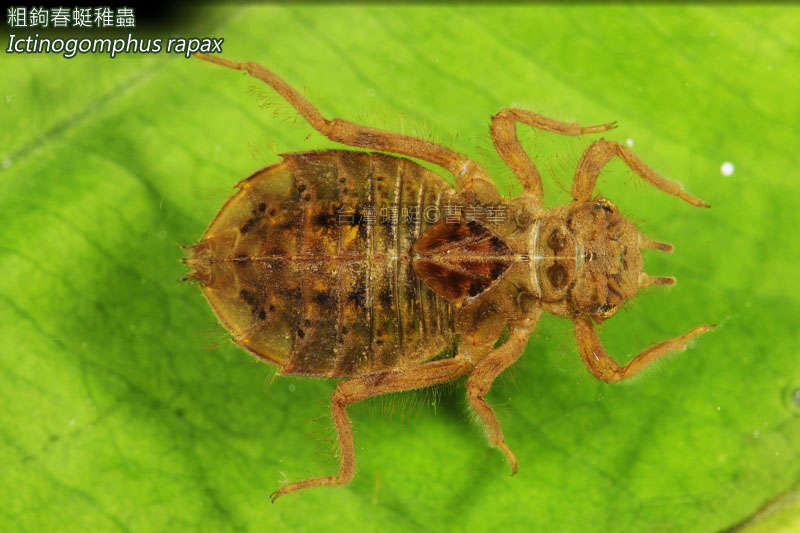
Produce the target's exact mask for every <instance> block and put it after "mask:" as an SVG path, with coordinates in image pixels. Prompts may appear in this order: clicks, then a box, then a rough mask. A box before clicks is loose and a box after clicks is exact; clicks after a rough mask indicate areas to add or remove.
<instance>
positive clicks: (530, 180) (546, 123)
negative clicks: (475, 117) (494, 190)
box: [491, 109, 616, 205]
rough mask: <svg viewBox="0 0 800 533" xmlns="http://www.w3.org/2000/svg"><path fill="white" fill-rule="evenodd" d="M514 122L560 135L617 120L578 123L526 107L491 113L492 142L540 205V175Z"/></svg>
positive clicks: (588, 130) (602, 127)
mask: <svg viewBox="0 0 800 533" xmlns="http://www.w3.org/2000/svg"><path fill="white" fill-rule="evenodd" d="M517 122H522V123H523V124H527V125H528V126H531V127H533V128H538V129H541V130H545V131H549V132H552V133H558V134H561V135H583V134H584V133H598V132H601V131H606V130H610V129H612V128H615V127H616V122H612V123H609V124H599V125H596V126H581V125H580V124H577V123H574V122H573V123H567V122H559V121H558V120H553V119H552V118H547V117H543V116H542V115H538V114H536V113H533V112H532V111H525V110H524V109H501V110H500V112H499V113H497V114H496V115H494V116H493V117H492V126H491V132H492V142H493V143H494V147H495V149H496V150H497V153H498V154H500V157H502V158H503V161H505V162H506V165H508V168H510V169H511V170H512V171H513V172H514V174H516V176H517V179H518V180H519V182H520V183H521V184H522V187H523V189H524V190H525V193H526V194H528V195H530V196H531V197H532V198H533V200H534V201H535V202H536V204H537V205H542V199H543V196H544V191H543V189H542V176H541V174H539V171H538V170H537V169H536V165H534V164H533V161H531V159H530V157H528V154H527V153H526V152H525V149H524V148H522V145H521V144H520V142H519V138H517Z"/></svg>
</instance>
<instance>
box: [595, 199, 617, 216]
mask: <svg viewBox="0 0 800 533" xmlns="http://www.w3.org/2000/svg"><path fill="white" fill-rule="evenodd" d="M594 207H595V209H602V210H603V211H605V212H606V213H609V214H611V213H613V212H614V211H616V209H617V206H615V205H614V204H612V203H611V202H610V201H608V200H606V199H605V198H598V199H597V200H595V202H594Z"/></svg>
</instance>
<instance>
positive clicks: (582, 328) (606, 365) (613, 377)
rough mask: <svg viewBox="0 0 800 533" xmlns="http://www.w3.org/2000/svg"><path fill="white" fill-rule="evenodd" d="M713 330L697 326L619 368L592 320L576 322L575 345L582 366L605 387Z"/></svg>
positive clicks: (657, 345) (652, 347)
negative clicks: (605, 384) (602, 342)
mask: <svg viewBox="0 0 800 533" xmlns="http://www.w3.org/2000/svg"><path fill="white" fill-rule="evenodd" d="M715 327H716V324H705V325H702V326H697V327H696V328H694V329H692V330H691V331H689V332H688V333H685V334H684V335H681V336H680V337H675V338H674V339H669V340H666V341H664V342H660V343H658V344H656V345H654V346H651V347H650V348H647V349H645V350H643V351H642V352H640V353H639V354H638V355H637V356H636V357H634V358H633V359H632V360H631V361H630V362H629V363H628V364H627V365H625V366H622V367H621V366H619V364H618V363H617V362H616V361H614V360H613V359H612V358H611V357H610V356H609V355H608V354H607V353H606V351H605V349H604V348H603V345H602V344H601V343H600V338H599V337H598V336H597V332H596V331H595V330H594V325H593V324H592V321H591V319H589V318H578V319H576V320H575V338H576V339H577V341H578V349H579V350H580V352H581V358H582V359H583V362H584V363H586V366H587V367H589V370H590V371H591V372H592V374H594V375H595V377H596V378H598V379H602V380H603V381H605V382H606V383H608V382H611V381H619V380H622V379H625V378H629V377H631V376H634V375H636V374H637V373H638V372H639V371H640V370H642V369H643V368H644V367H646V366H647V365H649V364H650V363H652V362H653V361H655V360H656V359H658V358H659V357H661V356H662V355H666V354H668V353H670V352H674V351H676V350H682V349H683V348H685V347H686V344H687V343H688V342H689V341H690V340H692V339H693V338H695V337H697V336H698V335H702V334H703V333H705V332H707V331H710V330H711V329H713V328H715Z"/></svg>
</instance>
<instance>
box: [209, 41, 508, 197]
mask: <svg viewBox="0 0 800 533" xmlns="http://www.w3.org/2000/svg"><path fill="white" fill-rule="evenodd" d="M194 57H197V58H198V59H202V60H204V61H209V62H211V63H216V64H217V65H222V66H223V67H228V68H231V69H234V70H243V71H245V72H247V73H248V74H249V75H251V76H253V77H254V78H258V79H259V80H261V81H263V82H264V83H266V84H267V85H269V86H270V87H272V88H273V89H274V90H275V91H276V92H277V93H278V94H280V95H281V96H283V97H284V98H285V99H286V101H288V102H289V103H290V104H292V106H294V108H295V109H297V111H298V112H299V113H300V114H301V115H302V116H303V118H305V119H306V121H307V122H308V123H309V124H311V126H312V127H313V128H314V129H315V130H317V131H318V132H320V133H321V134H323V135H324V136H326V137H328V138H329V139H330V140H332V141H336V142H340V143H343V144H347V145H349V146H358V147H360V148H369V149H372V150H381V151H383V152H394V153H396V154H403V155H407V156H410V157H416V158H418V159H422V160H425V161H429V162H431V163H434V164H436V165H439V166H440V167H442V168H444V169H445V170H447V171H448V172H450V173H451V174H453V176H454V177H455V180H456V185H457V186H458V187H459V188H460V189H461V188H465V187H468V186H470V185H471V184H472V183H473V182H474V181H479V182H485V183H481V184H480V185H481V188H482V189H484V188H485V187H486V185H487V184H488V185H489V186H491V187H492V188H494V184H492V182H491V181H490V180H489V177H488V174H487V173H486V171H485V170H484V169H483V168H482V167H481V166H480V165H478V164H477V163H475V162H474V161H472V160H471V159H469V158H468V157H467V156H465V155H463V154H461V153H459V152H456V151H455V150H452V149H450V148H447V147H446V146H442V145H440V144H437V143H434V142H431V141H426V140H424V139H418V138H416V137H410V136H408V135H401V134H399V133H394V132H391V131H386V130H380V129H377V128H370V127H367V126H361V125H358V124H354V123H353V122H348V121H346V120H341V119H338V118H334V119H333V120H328V119H326V118H325V117H323V116H322V114H321V113H320V112H319V110H318V109H317V108H316V107H314V105H313V104H312V103H311V102H309V101H308V100H306V98H305V97H303V95H301V94H300V93H299V92H297V91H296V90H295V89H294V88H292V86H290V85H289V84H288V83H286V82H285V81H284V80H283V79H281V78H280V77H279V76H278V75H276V74H275V73H273V72H272V71H270V70H268V69H266V68H265V67H262V66H261V65H259V64H258V63H250V62H243V61H231V60H229V59H223V58H221V57H217V56H212V55H208V54H194ZM494 192H495V193H496V195H497V198H500V195H499V193H497V190H496V189H494Z"/></svg>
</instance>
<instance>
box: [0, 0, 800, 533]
mask: <svg viewBox="0 0 800 533" xmlns="http://www.w3.org/2000/svg"><path fill="white" fill-rule="evenodd" d="M206 16H207V17H208V19H209V21H211V20H224V22H222V23H221V24H222V25H221V26H220V27H218V28H217V29H216V31H215V32H214V34H215V35H216V36H218V37H224V38H225V42H224V45H223V49H224V55H225V56H226V57H229V58H233V59H244V60H252V61H258V62H260V63H262V64H264V65H266V66H268V67H269V68H270V69H272V70H274V71H275V72H277V73H279V74H280V75H282V76H284V77H285V78H286V79H287V80H288V81H289V82H290V83H292V84H294V85H295V86H298V87H301V88H302V89H303V91H304V93H305V94H306V95H307V97H308V98H309V99H310V100H311V101H312V102H314V103H315V104H316V105H317V106H318V107H319V108H320V109H321V110H322V112H323V113H324V114H326V115H327V116H329V117H334V116H336V117H342V118H347V119H350V120H354V121H357V122H363V123H366V124H369V125H374V126H378V127H382V128H386V129H390V130H398V131H402V132H403V133H407V134H413V135H421V136H425V137H430V138H433V139H435V140H437V141H439V142H442V143H444V144H447V145H450V146H452V147H453V148H455V149H457V150H459V151H462V152H465V153H467V154H470V155H471V156H474V157H475V158H476V159H477V160H478V161H480V162H483V163H485V164H486V165H487V167H488V168H489V169H490V171H491V172H492V174H493V175H494V176H495V180H496V182H497V184H498V186H499V187H500V188H501V190H502V191H503V192H506V193H509V194H517V193H518V192H519V191H520V187H519V185H517V184H516V182H515V180H514V179H513V177H512V175H511V173H510V171H509V170H507V169H506V168H505V167H504V166H503V165H502V164H501V162H500V160H499V158H498V157H497V155H496V154H495V153H494V151H493V149H492V145H491V142H490V140H489V133H488V123H489V117H490V116H491V115H492V114H493V113H496V112H497V111H498V110H499V109H501V108H502V107H506V106H510V105H512V104H513V105H517V106H520V107H526V108H529V109H532V110H535V111H537V112H539V113H542V114H545V115H547V116H553V117H556V118H559V119H562V120H578V121H580V122H581V123H584V124H594V123H602V122H607V121H610V120H618V121H619V123H620V127H619V128H618V129H616V130H614V131H612V132H609V133H608V134H607V135H606V137H607V138H612V139H616V140H619V141H623V142H624V141H626V140H627V139H631V140H632V141H633V143H634V150H635V151H636V152H637V153H638V154H639V155H640V156H641V157H642V159H643V160H644V161H646V162H647V163H648V164H649V165H650V166H652V167H653V168H654V169H656V170H657V171H659V172H661V173H663V174H664V175H666V176H669V177H672V178H675V179H677V180H679V181H681V182H682V183H684V185H685V187H686V189H687V190H688V191H690V192H691V193H693V194H695V195H697V196H699V197H700V198H703V199H704V200H706V201H708V202H710V203H711V204H712V205H713V208H712V209H710V210H703V209H695V208H692V207H690V206H688V205H686V204H684V203H682V202H680V201H678V200H676V199H675V198H672V197H669V196H667V195H664V194H662V193H659V192H658V191H656V190H655V189H653V188H652V187H650V186H648V185H647V184H645V183H643V182H641V181H640V180H638V179H635V178H634V177H632V175H631V173H630V172H629V171H628V170H627V169H625V168H624V166H622V165H621V164H619V163H618V162H616V163H612V165H611V166H610V167H609V168H608V169H607V170H606V171H605V172H604V174H603V177H602V179H601V181H600V184H599V190H600V192H601V193H602V194H603V195H604V196H607V197H609V198H611V199H612V200H613V201H614V202H615V203H617V204H618V205H619V206H620V207H621V208H622V210H623V212H624V213H625V214H626V216H628V217H630V218H631V219H632V220H634V221H635V222H636V223H637V224H638V225H639V226H640V227H641V228H642V229H643V231H644V232H645V233H647V234H648V235H650V236H652V237H653V238H655V239H658V240H664V241H667V242H671V243H673V244H675V246H676V252H675V253H674V254H672V255H663V254H658V253H648V254H647V256H646V258H645V261H646V265H647V270H648V272H650V273H652V274H654V275H674V276H676V277H677V278H678V284H677V285H676V286H675V287H671V288H658V287H655V288H652V289H650V290H647V291H645V292H644V293H643V294H641V295H640V296H638V297H637V298H636V299H635V300H634V301H632V302H631V303H630V304H629V305H628V306H627V307H626V309H625V310H624V312H621V313H619V314H618V316H617V317H615V318H614V319H613V320H610V321H609V322H608V323H607V325H606V326H604V327H603V329H602V332H601V336H602V338H603V341H604V343H605V345H606V348H607V349H608V351H609V352H610V353H611V354H612V355H613V356H614V357H615V358H616V359H617V360H619V361H621V362H626V361H628V360H629V359H630V358H631V357H632V356H633V354H635V353H636V352H638V351H639V350H640V349H642V348H643V347H645V346H646V345H648V344H650V343H653V342H657V341H660V340H663V339H666V338H670V337H672V336H675V335H678V334H682V333H684V332H686V331H688V330H689V329H690V328H691V327H693V326H695V325H698V324H702V323H709V322H718V323H720V327H719V328H717V329H716V330H714V331H713V332H711V333H709V334H707V335H705V336H703V337H701V338H699V339H698V340H697V341H695V342H693V343H692V345H691V347H689V349H687V350H686V351H685V352H682V353H678V354H675V355H673V356H670V357H668V358H665V360H663V361H659V362H658V363H656V364H655V365H653V368H652V369H648V370H647V371H646V372H644V373H642V375H640V376H639V377H637V378H636V379H633V380H631V381H630V382H629V383H628V382H626V383H618V384H613V385H606V384H604V383H600V382H597V381H596V380H595V379H594V378H593V377H592V376H591V375H590V374H589V373H588V371H587V370H586V368H585V367H584V366H583V363H582V362H581V361H580V358H579V357H578V353H577V349H576V347H575V344H574V339H573V338H572V335H571V328H570V324H569V323H568V322H567V321H564V320H562V319H559V318H555V317H551V316H546V317H544V318H543V319H542V320H541V322H540V325H539V328H538V330H537V332H536V333H535V334H534V335H533V336H532V338H531V341H530V343H529V345H528V348H527V351H526V354H525V355H524V357H523V358H522V360H521V361H520V362H519V363H518V364H516V365H515V366H514V367H513V368H512V369H511V370H509V371H508V372H507V373H506V374H505V375H504V376H503V377H502V378H501V379H500V380H499V381H498V382H497V383H496V384H495V386H494V387H493V389H492V391H491V392H490V394H489V400H490V402H491V403H492V404H493V405H494V406H495V407H496V409H497V411H498V415H499V418H500V420H501V422H502V424H503V427H504V430H505V434H506V438H507V441H508V443H509V444H510V446H511V447H512V448H513V449H514V451H515V452H516V454H517V457H518V458H519V461H520V470H519V473H518V474H517V475H516V476H514V477H509V476H508V467H507V465H506V463H505V462H504V460H503V457H502V455H501V454H500V453H499V452H497V451H496V450H494V449H491V448H489V447H488V445H487V444H486V441H485V437H484V435H483V431H482V429H481V428H480V427H479V426H478V425H477V424H475V423H473V422H472V421H471V420H472V416H471V415H470V414H469V411H468V409H467V407H466V401H465V400H464V388H463V383H457V384H454V385H452V386H449V387H444V388H441V389H439V390H438V391H436V394H438V395H439V396H440V398H439V399H438V401H436V402H434V403H435V405H434V406H431V405H430V403H431V401H430V400H431V399H432V398H433V395H432V394H431V393H417V394H401V395H396V396H395V397H394V398H393V399H391V400H390V401H389V402H388V403H386V401H380V400H372V401H368V402H364V403H363V404H358V405H355V406H353V407H351V408H350V413H351V414H352V420H353V425H354V428H355V439H356V453H357V461H358V471H357V476H356V479H355V480H354V481H353V483H352V484H350V485H348V486H347V487H344V488H320V489H314V490H309V491H306V492H304V493H301V494H297V495H289V496H286V497H284V498H282V499H281V500H279V501H278V502H277V503H276V504H275V505H271V504H270V503H269V501H268V499H267V494H268V493H269V492H270V491H272V490H274V489H275V488H276V487H277V486H278V485H279V483H280V482H281V481H282V480H283V479H285V478H288V479H290V480H298V479H303V478H305V477H309V476H316V475H327V474H332V473H334V472H335V471H336V468H337V460H336V458H335V456H334V453H333V451H334V450H335V447H334V446H333V444H332V443H331V441H330V439H333V438H334V437H335V433H334V430H333V427H332V423H331V420H330V416H329V414H328V406H327V401H328V397H329V394H330V392H331V391H332V389H333V387H334V383H333V382H328V381H324V380H312V379H302V378H296V377H295V378H283V377H275V378H273V374H274V369H273V368H271V367H269V366H267V365H264V364H261V363H259V362H257V361H256V360H255V359H254V358H252V357H250V356H249V355H248V354H246V353H245V352H244V351H243V350H241V349H239V348H237V347H236V346H234V345H233V344H231V343H229V342H228V340H227V336H226V333H225V332H224V330H223V329H222V328H221V326H219V325H218V324H217V322H216V319H215V318H214V315H213V313H212V311H211V310H210V309H209V307H208V306H207V305H206V303H205V302H204V300H203V298H202V296H201V294H200V292H199V291H197V290H196V289H194V288H193V287H191V286H189V285H187V284H181V283H179V281H178V280H179V279H180V278H181V277H182V276H183V275H184V274H185V272H186V271H185V268H184V267H183V266H182V265H181V264H180V263H179V259H180V258H181V257H182V252H181V250H180V249H179V245H187V244H191V243H193V242H194V241H195V240H196V239H197V238H198V237H199V236H200V234H201V233H202V231H203V230H204V228H205V227H206V225H207V224H208V222H209V221H210V220H211V218H212V217H213V216H214V214H215V213H216V211H217V210H218V209H219V207H220V206H221V205H222V203H223V202H224V200H225V199H226V197H227V196H228V195H230V194H231V192H232V190H231V186H232V185H233V184H234V183H235V182H236V181H238V180H239V179H241V178H244V177H246V176H247V175H249V174H250V173H251V172H253V171H254V170H256V169H258V168H260V167H263V166H266V165H268V164H271V163H273V162H275V161H277V159H278V158H277V155H276V154H278V153H281V152H296V151H303V150H310V149H318V148H327V147H332V146H335V145H334V143H331V142H330V141H328V140H326V139H324V138H322V137H321V136H320V135H318V134H316V133H314V132H313V131H312V130H311V128H310V127H309V126H308V125H307V124H305V123H304V122H303V121H302V120H300V119H298V118H296V116H295V115H294V114H293V112H292V111H291V109H290V108H289V107H288V106H287V105H286V104H284V103H282V102H281V101H280V100H279V98H277V97H276V96H274V95H273V94H271V93H270V92H269V91H268V90H267V88H266V87H265V86H261V85H258V84H257V82H256V81H255V80H252V79H250V78H246V77H245V76H244V75H241V74H237V73H234V72H232V71H228V70H225V69H221V68H218V67H215V66H213V65H208V64H205V63H201V62H199V61H193V60H185V59H183V58H182V57H181V56H179V55H178V56H172V55H166V54H157V55H150V56H135V55H134V56H120V57H118V58H116V59H113V60H110V59H108V58H106V57H103V56H99V55H81V56H79V57H75V58H73V59H64V58H62V57H59V56H54V55H47V54H31V55H18V54H4V55H3V59H2V61H3V65H2V66H3V72H4V74H5V75H4V76H3V77H2V79H0V97H3V98H4V100H0V123H2V124H3V125H4V126H5V127H4V128H2V131H0V136H2V141H3V142H2V149H0V150H1V151H2V157H0V161H2V162H3V165H2V169H0V273H2V275H0V338H2V339H3V340H2V343H0V398H2V404H3V406H4V407H3V409H0V465H2V467H0V470H2V479H3V483H2V486H0V501H2V502H3V505H2V509H1V510H0V529H2V530H3V531H11V530H28V531H42V530H48V529H51V530H58V531H113V530H135V531H149V530H154V531H164V530H168V529H172V530H178V531H186V530H202V531H227V530H255V531H274V530H301V531H302V530H313V531H325V530H336V531H338V530H342V531H353V530H368V531H381V532H385V531H407V530H410V529H431V530H437V531H438V530H448V529H464V530H469V531H507V530H511V531H530V530H550V531H552V530H558V531H586V530H603V531H605V530H612V531H643V530H646V531H715V530H721V529H724V528H727V527H730V526H733V525H735V524H742V523H745V522H746V520H747V518H748V516H750V515H752V514H753V513H756V512H757V510H758V509H760V508H762V507H763V506H764V505H765V504H767V503H768V502H770V501H773V500H775V499H776V498H779V497H780V495H781V494H782V493H784V492H786V491H788V490H790V489H791V488H792V487H795V490H796V487H797V483H798V482H800V461H798V458H799V457H798V444H797V443H798V442H799V441H800V405H798V404H799V403H800V400H798V393H797V392H796V391H797V390H798V389H799V388H800V365H798V355H797V354H798V351H797V346H798V341H799V340H800V339H798V333H797V331H798V328H797V316H798V315H799V314H800V297H799V296H798V294H799V291H798V289H800V284H798V281H797V279H798V278H797V265H798V260H800V240H798V239H797V235H796V234H795V230H796V229H797V228H799V227H800V209H798V206H797V202H798V198H800V181H798V180H797V179H796V175H797V173H798V169H799V168H800V156H799V155H798V154H799V153H800V152H799V151H798V146H800V135H799V133H800V126H798V118H800V91H798V90H797V76H798V72H799V67H800V51H799V49H798V46H797V41H796V36H797V35H798V34H800V17H799V16H798V10H797V9H795V8H789V7H778V6H776V7H757V6H736V7H718V6H696V7H688V6H680V7H671V6H660V5H659V6H647V7H629V6H616V5H615V6H611V7H608V6H602V5H585V6H568V5H518V6H508V5H505V6H496V7H494V6H486V7H467V8H464V7H455V6H435V7H434V6H406V7H397V8H394V7H392V8H390V7H378V6H364V5H356V6H352V7H344V6H335V5H324V4H323V5H320V6H302V7H279V6H269V7H258V8H247V9H244V8H239V7H225V8H216V9H215V10H212V11H210V12H208V13H207V14H206ZM253 87H254V88H255V90H254V91H253V90H252V89H251V88H253ZM253 93H255V94H253ZM519 131H520V136H521V138H522V142H523V144H524V145H525V147H526V148H527V150H528V151H529V152H530V153H531V154H532V155H533V156H534V158H535V160H536V162H537V164H538V165H539V166H540V168H541V169H542V170H543V173H544V174H545V177H546V179H545V189H546V194H547V196H548V203H549V205H555V204H558V203H563V202H564V201H566V199H567V194H566V192H565V191H566V190H568V188H569V185H570V176H571V173H572V171H573V169H574V166H575V164H576V162H577V159H578V157H579V156H580V153H581V151H582V150H583V149H584V148H585V147H586V146H587V145H588V143H589V142H590V141H591V139H583V138H579V139H573V138H561V137H557V136H554V135H548V134H544V133H535V132H533V131H530V130H529V129H528V128H526V127H523V126H520V128H519ZM594 138H596V136H594V137H592V139H594ZM726 161H730V162H732V163H733V164H734V165H735V172H734V173H733V175H732V176H729V177H725V176H722V175H721V173H720V166H721V165H722V163H723V162H726ZM409 402H411V403H412V404H415V405H411V406H409ZM381 405H382V406H384V407H386V406H388V407H390V409H379V408H378V407H380V406H381ZM389 411H391V412H389ZM392 413H394V414H392ZM793 509H794V513H795V514H793V515H791V516H789V517H788V518H786V519H785V523H786V524H791V523H795V524H796V523H797V514H796V509H797V507H796V506H794V508H793ZM787 527H790V526H787Z"/></svg>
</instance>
